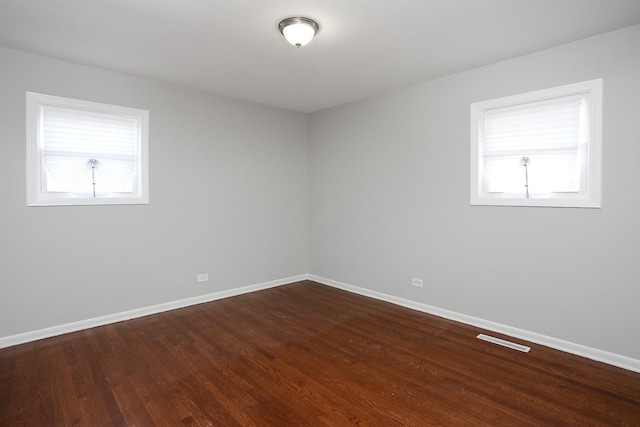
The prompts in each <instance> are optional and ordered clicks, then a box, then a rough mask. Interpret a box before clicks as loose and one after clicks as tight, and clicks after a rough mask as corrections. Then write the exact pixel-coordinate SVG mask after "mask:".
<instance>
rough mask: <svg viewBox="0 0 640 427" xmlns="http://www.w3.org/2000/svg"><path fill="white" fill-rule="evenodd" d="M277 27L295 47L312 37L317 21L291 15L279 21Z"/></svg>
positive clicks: (305, 42)
mask: <svg viewBox="0 0 640 427" xmlns="http://www.w3.org/2000/svg"><path fill="white" fill-rule="evenodd" d="M278 29H279V30H280V32H281V33H282V35H283V36H284V38H285V39H287V41H288V42H289V43H291V44H292V45H294V46H295V47H300V46H304V45H306V44H307V43H309V42H310V41H311V39H313V36H315V35H316V33H317V32H318V29H319V27H318V23H317V22H316V21H314V20H313V19H309V18H303V17H302V16H293V17H291V18H287V19H283V20H282V21H280V23H279V24H278Z"/></svg>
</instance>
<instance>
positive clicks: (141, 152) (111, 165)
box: [27, 92, 149, 206]
mask: <svg viewBox="0 0 640 427" xmlns="http://www.w3.org/2000/svg"><path fill="white" fill-rule="evenodd" d="M148 122H149V112H148V111H146V110H138V109H135V108H128V107H120V106H116V105H107V104H99V103H96V102H88V101H80V100H77V99H70V98H61V97H57V96H49V95H42V94H38V93H31V92H27V205H28V206H51V205H107V204H146V203H149V191H148V146H149V144H148Z"/></svg>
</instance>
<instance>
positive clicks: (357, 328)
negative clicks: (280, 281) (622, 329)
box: [0, 282, 640, 426]
mask: <svg viewBox="0 0 640 427" xmlns="http://www.w3.org/2000/svg"><path fill="white" fill-rule="evenodd" d="M480 332H485V333H488V334H490V335H493V336H499V337H501V338H505V339H509V337H504V336H500V335H497V334H494V333H491V332H487V331H482V330H479V329H477V328H474V327H471V326H466V325H462V324H458V323H456V322H452V321H448V320H444V319H441V318H437V317H434V316H430V315H427V314H423V313H419V312H416V311H412V310H409V309H405V308H402V307H397V306H394V305H392V304H388V303H384V302H380V301H376V300H373V299H369V298H366V297H362V296H358V295H354V294H350V293H348V292H344V291H340V290H337V289H333V288H330V287H326V286H323V285H319V284H317V283H313V282H300V283H294V284H291V285H287V286H282V287H278V288H274V289H269V290H265V291H261V292H255V293H252V294H247V295H242V296H238V297H233V298H228V299H225V300H220V301H215V302H211V303H207V304H201V305H198V306H193V307H189V308H185V309H180V310H175V311H171V312H166V313H161V314H157V315H153V316H148V317H144V318H139V319H134V320H130V321H127V322H121V323H116V324H112V325H107V326H102V327H98V328H93V329H89V330H85V331H81V332H76V333H71V334H67V335H63V336H59V337H54V338H49V339H46V340H41V341H37V342H33V343H28V344H23V345H19V346H15V347H10V348H6V349H3V350H0V425H2V426H75V425H84V426H154V425H158V426H175V425H184V426H324V425H328V426H349V425H360V426H366V425H377V426H430V425H444V426H455V425H471V426H481V425H489V426H519V425H563V426H564V425H576V426H592V425H598V426H614V425H627V426H631V425H636V426H637V425H640V374H638V373H633V372H630V371H625V370H623V369H619V368H615V367H612V366H608V365H605V364H602V363H598V362H594V361H591V360H587V359H583V358H580V357H577V356H572V355H569V354H566V353H562V352H559V351H556V350H552V349H549V348H546V347H542V346H539V345H536V344H531V343H526V342H521V341H519V340H513V339H511V340H512V341H516V342H519V343H522V344H525V345H529V346H531V347H532V350H531V352H529V353H521V352H519V351H516V350H512V349H509V348H504V347H500V346H498V345H495V344H491V343H488V342H484V341H481V340H478V339H476V338H475V337H476V335H477V334H478V333H480ZM636 338H637V337H636Z"/></svg>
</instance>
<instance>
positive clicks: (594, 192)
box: [470, 79, 602, 208]
mask: <svg viewBox="0 0 640 427" xmlns="http://www.w3.org/2000/svg"><path fill="white" fill-rule="evenodd" d="M573 95H584V96H585V98H586V99H587V105H588V120H589V123H588V129H589V131H588V141H587V148H586V153H587V159H586V171H581V174H583V175H584V181H583V180H581V183H580V184H581V191H579V192H576V193H563V192H557V193H550V194H549V195H547V196H545V197H535V198H523V197H514V196H510V195H506V194H503V193H489V192H488V189H487V188H486V186H487V180H486V179H485V174H484V166H483V159H484V141H483V138H484V115H485V112H486V111H488V110H490V109H496V108H505V107H511V106H517V105H522V104H527V103H531V102H536V101H544V100H548V99H553V98H559V97H565V96H573ZM470 154H471V155H470V161H471V164H470V173H471V175H470V178H471V179H470V204H471V205H481V206H482V205H486V206H539V207H574V208H601V207H602V79H595V80H589V81H585V82H580V83H574V84H569V85H564V86H558V87H554V88H549V89H543V90H538V91H533V92H527V93H523V94H518V95H513V96H506V97H502V98H496V99H491V100H487V101H482V102H476V103H473V104H471V153H470Z"/></svg>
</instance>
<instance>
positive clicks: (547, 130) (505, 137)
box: [470, 79, 602, 208]
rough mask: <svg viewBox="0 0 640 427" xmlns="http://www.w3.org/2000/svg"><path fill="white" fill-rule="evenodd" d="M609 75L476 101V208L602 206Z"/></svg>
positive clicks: (473, 174) (473, 181) (473, 160)
mask: <svg viewBox="0 0 640 427" xmlns="http://www.w3.org/2000/svg"><path fill="white" fill-rule="evenodd" d="M601 152H602V80H600V79H598V80H591V81H587V82H582V83H576V84H571V85H566V86H561V87H556V88H552V89H545V90H541V91H536V92H529V93H525V94H521V95H515V96H509V97H504V98H498V99H493V100H489V101H483V102H477V103H474V104H472V105H471V156H470V157H471V180H470V181H471V188H470V191H471V194H470V202H471V204H472V205H502V206H550V207H586V208H599V207H601V181H602V178H601V155H602V154H601Z"/></svg>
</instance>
